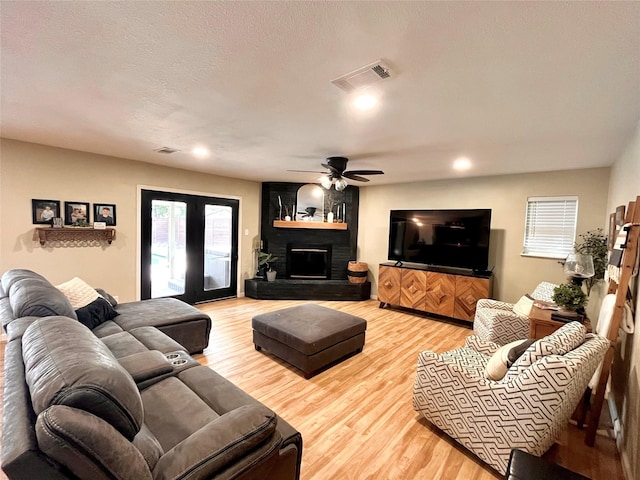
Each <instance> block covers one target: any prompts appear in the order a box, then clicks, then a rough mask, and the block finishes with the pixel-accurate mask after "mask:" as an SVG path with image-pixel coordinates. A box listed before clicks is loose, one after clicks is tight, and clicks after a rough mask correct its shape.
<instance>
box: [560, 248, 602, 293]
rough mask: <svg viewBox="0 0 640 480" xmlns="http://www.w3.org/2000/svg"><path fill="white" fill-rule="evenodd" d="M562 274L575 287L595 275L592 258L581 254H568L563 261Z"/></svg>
mask: <svg viewBox="0 0 640 480" xmlns="http://www.w3.org/2000/svg"><path fill="white" fill-rule="evenodd" d="M564 273H565V274H566V275H567V276H568V277H569V279H570V280H571V281H572V282H573V283H574V284H575V285H577V286H579V287H580V286H581V285H582V282H583V281H584V280H586V279H588V278H591V277H593V276H594V274H595V270H594V268H593V257H592V256H591V255H587V254H583V253H570V254H569V255H567V258H566V260H565V261H564Z"/></svg>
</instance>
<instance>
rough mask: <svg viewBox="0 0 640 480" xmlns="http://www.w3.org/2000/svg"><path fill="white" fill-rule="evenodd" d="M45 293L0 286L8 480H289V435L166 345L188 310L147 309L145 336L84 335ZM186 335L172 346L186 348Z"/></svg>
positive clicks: (119, 322) (120, 327) (20, 277)
mask: <svg viewBox="0 0 640 480" xmlns="http://www.w3.org/2000/svg"><path fill="white" fill-rule="evenodd" d="M57 293H60V292H59V290H57V289H56V288H55V287H53V286H52V285H51V284H49V283H48V282H47V281H46V280H45V279H44V278H43V277H41V276H40V275H38V274H35V273H34V272H30V271H28V270H13V271H10V272H7V273H5V274H4V275H3V276H2V279H1V281H0V318H1V319H2V324H3V326H4V327H5V329H6V331H7V337H8V343H7V345H6V348H5V387H4V398H3V432H2V469H3V471H4V472H5V473H6V475H7V476H8V477H9V479H11V480H22V479H33V478H48V479H63V478H64V479H69V478H70V479H114V478H115V479H131V480H133V479H165V478H166V479H168V478H172V479H208V478H211V479H242V480H250V479H255V480H257V479H274V480H279V479H282V480H297V479H299V476H300V462H301V455H302V438H301V435H300V434H299V433H298V432H297V431H296V430H295V429H294V428H293V427H291V426H290V425H289V424H288V423H287V422H285V421H284V420H283V419H281V418H280V417H278V416H277V415H276V414H275V413H274V412H272V411H271V410H270V409H268V408H267V407H266V406H264V405H263V404H261V403H260V402H258V401H257V400H256V399H254V398H252V397H251V396H250V395H248V394H247V393H245V392H243V391H242V390H240V389H239V388H238V387H236V386H235V385H233V384H232V383H231V382H229V381H228V380H226V379H225V378H223V377H221V376H220V375H218V374H217V373H216V372H215V371H213V370H212V369H210V368H208V367H204V366H201V365H199V364H198V362H196V361H195V360H194V359H193V358H191V357H190V356H189V354H188V353H187V352H186V351H185V348H184V346H183V345H181V344H180V343H178V342H177V341H176V338H175V337H174V338H171V337H170V336H169V335H168V334H171V333H174V334H175V332H176V331H180V326H182V325H183V324H187V325H186V328H187V330H188V329H190V328H194V329H195V328H196V327H194V325H198V323H199V322H202V321H204V318H201V317H200V318H198V317H197V316H196V313H195V312H198V314H200V312H199V311H198V310H197V309H195V308H193V307H190V306H188V305H186V304H182V305H183V306H184V307H185V308H182V307H179V306H178V304H175V305H174V306H172V308H171V309H169V310H168V311H169V312H178V315H177V316H176V317H177V319H176V318H173V319H171V318H168V317H167V316H166V315H165V316H163V312H165V310H163V309H162V308H161V307H160V306H158V305H156V306H154V307H153V308H149V309H144V311H145V312H147V313H149V312H153V313H152V314H151V315H150V316H149V317H148V318H149V323H148V324H146V325H145V324H144V321H143V318H144V315H136V314H134V313H132V312H127V313H128V314H129V315H130V316H129V317H128V319H126V320H123V319H118V317H117V316H116V317H115V318H113V319H112V320H107V321H105V322H103V323H101V324H100V325H98V326H97V327H95V328H94V329H93V330H91V329H89V328H88V327H87V326H86V325H83V324H82V323H80V322H79V321H78V320H77V319H75V318H73V313H74V311H73V309H71V310H69V309H70V304H69V305H67V303H68V302H65V298H66V297H64V295H62V296H60V295H58V294H57ZM134 303H135V302H134ZM138 303H143V302H138ZM154 303H155V302H154ZM162 303H165V302H162ZM168 303H169V304H171V303H174V302H168ZM133 307H134V305H131V308H133ZM189 309H193V310H195V312H191V314H193V317H190V316H189V315H188V310H189ZM207 319H208V317H207ZM154 322H155V325H153V326H152V325H150V324H153V323H154ZM205 323H207V322H205ZM163 327H170V328H169V329H168V330H167V331H166V333H163V331H161V329H162V328H163ZM197 328H199V329H200V331H201V332H202V331H206V332H207V334H208V332H209V329H210V323H207V324H206V326H205V327H204V330H203V327H202V325H198V327H197ZM188 331H189V333H188V334H187V335H186V336H182V337H180V336H178V335H176V336H178V338H179V339H184V338H189V339H192V340H195V339H197V338H198V335H197V334H195V333H193V332H194V331H196V330H188ZM167 333H168V334H167ZM198 345H204V346H206V340H205V341H204V343H203V340H202V339H200V340H199V343H197V342H194V343H191V348H192V349H193V348H197V346H198ZM204 346H202V347H200V349H202V348H204Z"/></svg>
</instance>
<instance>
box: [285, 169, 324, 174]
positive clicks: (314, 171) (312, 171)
mask: <svg viewBox="0 0 640 480" xmlns="http://www.w3.org/2000/svg"><path fill="white" fill-rule="evenodd" d="M287 172H297V173H322V174H325V175H326V173H327V172H318V171H317V170H287Z"/></svg>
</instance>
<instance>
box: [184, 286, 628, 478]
mask: <svg viewBox="0 0 640 480" xmlns="http://www.w3.org/2000/svg"><path fill="white" fill-rule="evenodd" d="M302 303H306V302H300V301H267V300H252V299H248V298H241V299H235V300H225V301H221V302H214V303H209V304H206V305H202V306H200V308H201V310H203V311H204V312H206V313H207V314H209V315H210V316H211V318H212V319H213V331H212V335H211V343H210V345H209V347H208V348H207V349H206V350H205V352H204V354H203V355H197V356H196V357H197V359H198V361H200V362H201V363H202V364H204V365H209V366H210V367H211V368H213V369H215V370H216V371H218V372H219V373H221V374H223V375H224V376H226V377H227V378H228V379H230V380H231V381H233V382H234V383H236V384H237V385H238V386H240V387H241V388H242V389H244V390H246V391H247V392H249V393H251V394H252V395H253V396H255V397H256V398H258V399H259V400H260V401H262V402H263V403H265V404H266V405H267V406H269V407H270V408H272V409H273V410H274V411H276V412H278V413H279V414H280V415H281V416H282V417H283V418H285V419H286V420H287V421H288V422H289V423H291V424H292V425H293V426H294V427H296V428H297V429H298V430H299V431H300V432H301V433H302V437H303V439H304V449H303V458H302V479H303V480H327V479H354V480H356V479H357V480H364V479H376V480H379V479H394V480H395V479H451V480H453V479H459V480H462V479H465V480H469V479H477V480H484V479H496V478H501V477H500V476H499V475H498V474H497V473H496V472H495V471H494V470H492V469H490V468H489V467H487V466H486V465H485V464H483V463H482V462H481V461H480V460H478V459H477V458H476V457H475V456H474V455H472V454H471V453H469V452H468V451H466V450H465V449H464V448H462V447H460V446H459V445H458V444H457V443H456V442H454V441H453V440H451V439H450V438H449V437H448V436H447V435H446V434H444V433H442V432H441V431H439V430H437V429H435V428H434V427H432V426H430V424H429V423H428V422H427V421H426V420H424V419H422V417H420V416H419V415H418V414H417V413H416V412H415V411H414V410H413V407H412V404H411V400H412V391H413V381H414V375H415V367H416V362H417V357H418V353H419V352H420V351H422V350H432V351H435V352H443V351H447V350H450V349H452V348H456V347H459V346H461V345H462V344H464V339H465V338H466V337H467V336H468V335H470V334H471V333H472V331H471V330H470V329H469V328H466V327H464V326H460V325H459V324H454V323H447V322H443V321H440V320H432V319H429V318H426V317H425V316H418V315H414V314H409V313H406V312H403V311H399V310H390V309H379V308H378V302H376V301H373V300H371V301H366V302H314V303H318V304H320V305H323V306H326V307H330V308H333V309H336V310H341V311H344V312H347V313H351V314H353V315H357V316H360V317H362V318H365V319H366V320H367V322H368V325H367V334H366V342H365V348H364V350H363V352H362V353H360V354H358V355H355V356H353V357H351V358H349V359H347V360H346V361H344V362H342V363H340V364H338V365H335V366H333V367H332V368H330V369H328V370H326V371H324V372H322V373H320V374H319V375H317V376H315V377H313V378H311V379H310V380H306V379H305V378H304V377H303V376H302V374H301V373H300V372H299V371H298V370H296V369H295V368H294V367H290V366H288V365H287V364H286V363H284V362H283V361H281V360H279V359H277V358H276V357H274V356H272V355H271V354H269V353H268V352H264V351H262V352H257V351H255V349H254V348H253V343H252V340H251V317H253V316H254V315H256V314H258V313H264V312H268V311H273V310H277V309H280V308H285V307H288V306H294V305H299V304H302ZM583 438H584V431H581V430H578V429H577V428H576V427H575V426H570V427H569V428H568V430H567V432H566V433H565V434H564V435H563V436H562V438H561V439H560V440H559V442H558V444H556V445H554V446H553V447H552V448H551V450H550V451H549V452H548V453H547V454H546V455H545V457H546V458H548V459H550V460H552V461H554V462H556V463H559V464H561V465H564V466H566V467H568V468H570V469H572V470H574V471H577V472H579V473H582V474H584V475H587V476H589V477H591V478H592V479H593V480H599V479H608V480H613V479H616V478H620V479H622V478H623V475H622V470H621V467H620V461H619V458H618V455H617V450H616V448H615V443H614V441H613V440H611V439H609V438H605V437H598V439H597V442H596V447H595V448H593V449H592V448H589V447H587V446H586V445H585V444H584V442H583Z"/></svg>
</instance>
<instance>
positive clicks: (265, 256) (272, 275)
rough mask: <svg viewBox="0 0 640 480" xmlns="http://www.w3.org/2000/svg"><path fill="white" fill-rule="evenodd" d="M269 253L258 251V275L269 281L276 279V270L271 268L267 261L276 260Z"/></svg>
mask: <svg viewBox="0 0 640 480" xmlns="http://www.w3.org/2000/svg"><path fill="white" fill-rule="evenodd" d="M277 259H278V257H274V256H273V255H272V254H271V253H266V252H258V277H261V278H264V279H265V280H268V281H270V282H272V281H274V280H275V279H276V273H277V272H276V271H275V270H273V269H272V268H271V265H269V262H273V261H274V260H277Z"/></svg>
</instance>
